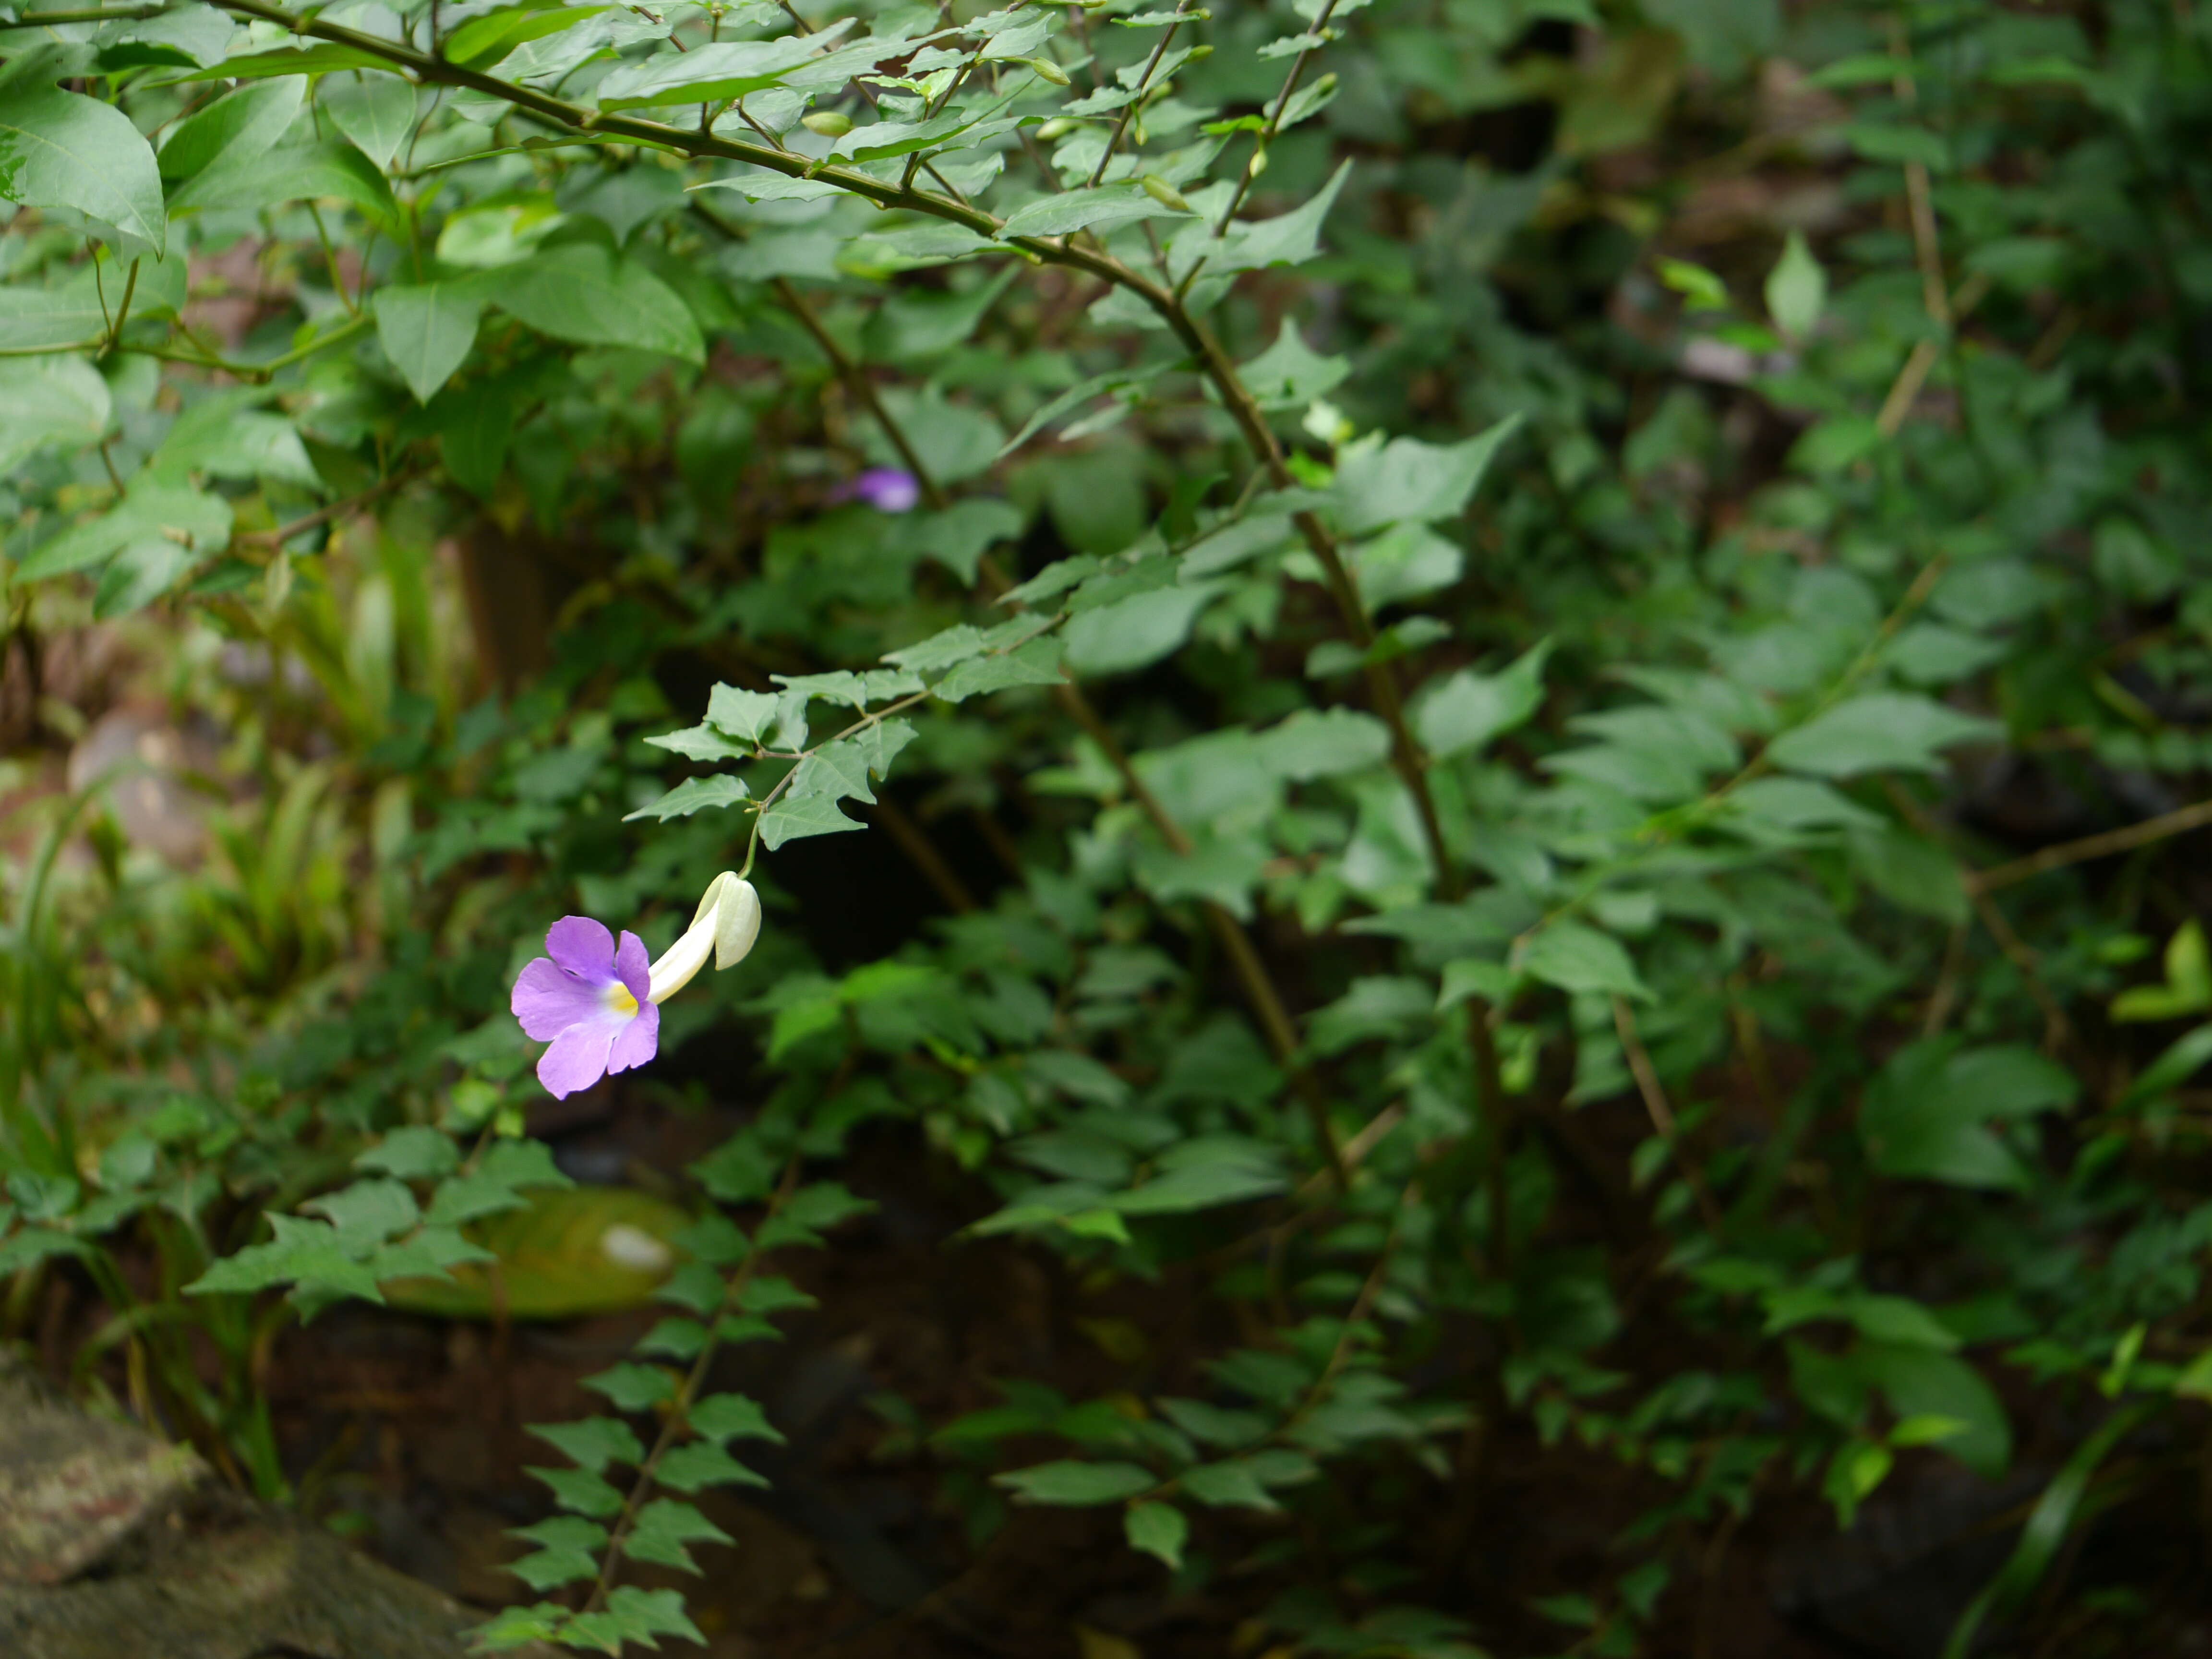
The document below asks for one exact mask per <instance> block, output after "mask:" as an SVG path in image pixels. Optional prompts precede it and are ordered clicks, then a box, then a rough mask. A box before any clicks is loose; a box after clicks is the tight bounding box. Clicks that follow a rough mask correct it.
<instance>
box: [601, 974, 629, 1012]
mask: <svg viewBox="0 0 2212 1659" xmlns="http://www.w3.org/2000/svg"><path fill="white" fill-rule="evenodd" d="M605 994H606V999H607V1006H608V1007H610V1008H611V1009H613V1010H614V1011H615V1012H617V1013H618V1014H634V1013H635V1012H637V999H636V998H635V997H634V996H632V995H631V994H629V987H628V986H627V985H624V984H623V983H622V982H621V981H616V982H615V983H614V984H612V985H610V986H608V987H607V988H606V993H605Z"/></svg>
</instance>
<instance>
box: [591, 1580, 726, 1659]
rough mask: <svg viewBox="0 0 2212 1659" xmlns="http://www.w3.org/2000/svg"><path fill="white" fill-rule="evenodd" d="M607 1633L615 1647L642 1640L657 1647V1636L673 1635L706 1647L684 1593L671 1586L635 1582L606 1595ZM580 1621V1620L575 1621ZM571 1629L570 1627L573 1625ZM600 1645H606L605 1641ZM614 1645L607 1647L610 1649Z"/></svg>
mask: <svg viewBox="0 0 2212 1659" xmlns="http://www.w3.org/2000/svg"><path fill="white" fill-rule="evenodd" d="M605 1620H606V1626H607V1632H608V1634H610V1635H611V1636H612V1637H613V1638H614V1639H615V1644H616V1648H618V1647H619V1646H620V1644H622V1643H624V1642H637V1643H641V1644H644V1645H645V1646H647V1647H658V1646H659V1643H657V1642H655V1641H654V1640H653V1638H654V1637H656V1636H673V1637H675V1638H677V1639H678V1640H679V1641H684V1642H690V1643H691V1644H694V1645H695V1646H697V1647H702V1648H703V1647H705V1646H706V1645H707V1638H705V1637H704V1636H702V1635H701V1634H700V1632H699V1627H698V1626H696V1625H695V1624H693V1623H692V1622H691V1620H690V1615H689V1614H687V1613H685V1612H684V1592H683V1591H682V1590H674V1589H657V1590H649V1589H639V1588H638V1587H637V1586H636V1585H635V1584H623V1585H620V1586H618V1587H617V1589H615V1590H614V1592H613V1593H612V1594H611V1595H609V1596H608V1597H607V1611H606V1613H605ZM575 1622H576V1623H577V1624H581V1623H582V1620H580V1619H579V1620H576V1621H575ZM572 1628H573V1626H572ZM599 1645H601V1646H605V1645H606V1644H605V1643H601V1644H599ZM616 1648H610V1649H608V1651H610V1652H612V1651H615V1650H616Z"/></svg>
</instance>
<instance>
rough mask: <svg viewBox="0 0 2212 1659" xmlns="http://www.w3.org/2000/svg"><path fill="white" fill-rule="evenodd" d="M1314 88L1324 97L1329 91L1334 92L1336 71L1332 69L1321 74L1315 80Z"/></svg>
mask: <svg viewBox="0 0 2212 1659" xmlns="http://www.w3.org/2000/svg"><path fill="white" fill-rule="evenodd" d="M1314 90H1315V91H1316V92H1317V93H1319V94H1322V96H1323V97H1324V98H1326V97H1327V96H1328V94H1330V93H1332V92H1334V91H1335V90H1336V71H1335V70H1330V71H1329V72H1328V74H1326V75H1324V76H1322V77H1321V79H1320V80H1318V81H1316V82H1314Z"/></svg>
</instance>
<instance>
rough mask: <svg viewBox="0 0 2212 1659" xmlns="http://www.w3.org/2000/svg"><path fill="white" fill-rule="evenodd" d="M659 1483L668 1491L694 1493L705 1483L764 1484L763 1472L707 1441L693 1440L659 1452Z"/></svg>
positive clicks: (714, 1484) (725, 1484)
mask: <svg viewBox="0 0 2212 1659" xmlns="http://www.w3.org/2000/svg"><path fill="white" fill-rule="evenodd" d="M658 1474H659V1480H660V1484H661V1485H662V1486H665V1487H667V1488H668V1489H669V1491H671V1492H698V1491H701V1490H702V1489H703V1488H706V1487H708V1486H767V1485H768V1484H769V1482H768V1477H767V1476H766V1475H763V1474H758V1473H757V1472H756V1471H754V1470H752V1469H749V1468H746V1467H745V1466H744V1464H742V1463H740V1462H738V1460H737V1459H736V1458H734V1457H732V1456H731V1455H729V1453H727V1452H726V1451H724V1450H723V1449H721V1448H720V1446H717V1445H715V1444H714V1443H712V1442H711V1441H706V1440H695V1441H693V1442H692V1443H690V1445H688V1446H678V1447H677V1448H675V1449H673V1450H671V1451H668V1452H665V1453H663V1454H662V1455H661V1459H660V1467H659V1471H658Z"/></svg>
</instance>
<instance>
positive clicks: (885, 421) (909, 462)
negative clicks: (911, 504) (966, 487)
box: [774, 276, 948, 512]
mask: <svg viewBox="0 0 2212 1659" xmlns="http://www.w3.org/2000/svg"><path fill="white" fill-rule="evenodd" d="M774 285H775V297H776V298H777V299H779V300H781V301H783V305H784V308H785V309H786V310H787V311H788V312H790V313H791V314H792V315H793V316H794V317H796V318H798V319H799V326H800V327H802V328H804V329H805V331H807V333H809V334H810V335H811V336H812V337H813V338H814V343H815V344H817V345H818V346H820V347H821V348H822V352H823V356H826V357H828V358H829V363H830V367H831V368H835V369H836V371H837V374H838V378H839V379H841V380H843V381H844V382H845V385H846V386H847V387H848V388H849V389H850V390H851V392H852V393H853V395H854V397H855V398H859V399H860V402H861V404H863V405H864V406H866V409H867V411H868V413H869V414H870V415H872V416H874V417H875V422H876V424H877V426H878V427H879V428H882V430H883V435H884V436H885V437H886V438H888V439H890V443H891V447H892V448H894V449H896V451H898V453H899V459H900V460H902V461H903V462H904V463H905V464H906V470H907V471H908V472H911V473H912V474H913V475H914V481H915V483H916V484H917V485H918V486H920V488H921V498H922V500H923V501H926V502H927V504H928V505H929V507H930V510H931V511H933V512H937V511H941V510H942V509H943V508H944V507H945V506H947V505H948V502H947V501H946V498H945V490H944V489H943V487H942V486H941V485H939V483H938V482H937V480H936V479H935V478H933V477H931V476H930V472H929V469H928V468H927V466H925V465H922V461H921V456H920V455H919V454H917V453H915V447H914V445H913V443H912V442H911V441H909V440H908V437H907V435H906V433H905V431H904V429H903V428H901V427H900V425H899V423H898V422H896V421H895V420H893V419H892V418H891V415H890V410H887V409H885V408H884V400H883V398H881V397H879V396H878V395H877V392H876V386H875V382H874V381H872V380H870V379H869V378H868V372H867V370H866V369H865V368H861V367H860V364H859V363H858V362H855V361H854V358H853V356H852V355H851V354H850V353H848V351H847V350H846V349H845V348H844V347H843V346H842V345H840V344H838V343H837V339H836V336H835V335H833V334H831V333H830V332H829V330H828V329H827V328H824V327H823V325H822V319H821V318H820V317H819V316H817V314H816V313H815V310H814V307H812V306H810V305H809V304H807V303H806V300H805V296H804V295H801V294H800V293H799V290H798V289H795V288H793V286H792V285H791V281H790V279H789V278H788V277H784V276H778V277H776V278H775V284H774Z"/></svg>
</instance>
